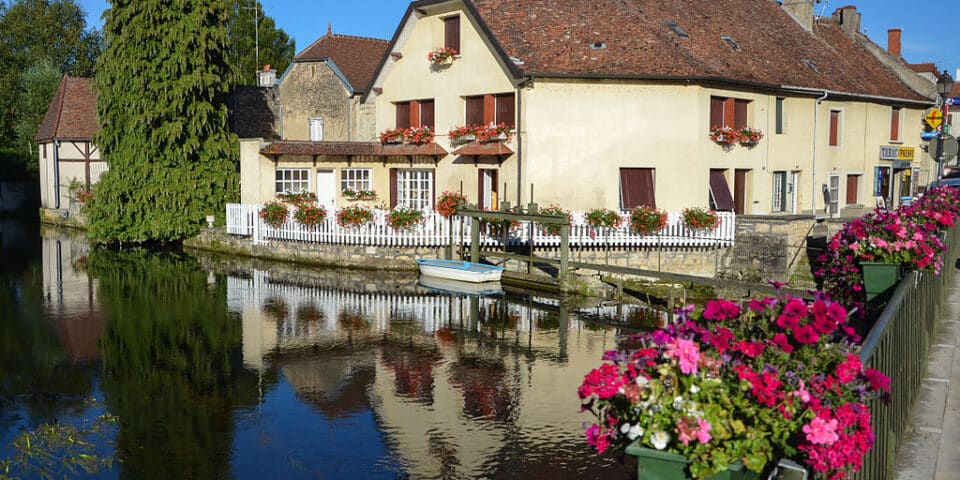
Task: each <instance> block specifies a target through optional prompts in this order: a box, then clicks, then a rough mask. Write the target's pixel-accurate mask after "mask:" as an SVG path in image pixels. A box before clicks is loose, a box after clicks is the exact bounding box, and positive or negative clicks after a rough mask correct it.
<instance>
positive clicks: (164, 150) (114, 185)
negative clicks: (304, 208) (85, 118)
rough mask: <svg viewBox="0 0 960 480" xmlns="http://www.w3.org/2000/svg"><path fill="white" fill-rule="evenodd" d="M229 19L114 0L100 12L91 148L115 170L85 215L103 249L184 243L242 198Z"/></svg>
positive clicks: (209, 1)
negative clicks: (96, 128) (101, 41)
mask: <svg viewBox="0 0 960 480" xmlns="http://www.w3.org/2000/svg"><path fill="white" fill-rule="evenodd" d="M228 14H229V5H228V4H227V3H226V2H223V1H222V0H195V1H191V2H169V1H168V0H137V1H132V0H113V2H112V7H111V8H110V9H108V10H107V11H106V12H105V13H104V19H105V24H104V35H105V41H106V44H107V48H106V49H105V50H104V51H103V53H102V55H101V57H100V59H99V63H98V67H97V68H98V70H97V75H96V78H95V80H94V85H95V88H96V90H97V93H98V101H97V111H98V116H99V120H100V124H101V130H100V133H99V134H98V135H97V138H96V139H95V141H96V143H97V145H99V147H100V149H101V152H102V154H103V156H104V158H105V159H106V160H107V161H108V162H109V163H110V170H109V171H107V172H106V173H105V174H104V175H103V177H102V178H101V180H100V187H99V189H98V190H97V197H96V199H95V200H94V201H93V202H91V204H90V208H89V211H88V220H89V227H90V230H89V233H90V235H91V237H92V238H94V239H96V240H97V241H100V242H104V243H123V242H127V243H129V242H132V243H144V242H150V241H159V242H171V241H178V240H180V239H183V238H186V237H189V236H191V235H195V234H196V233H197V232H199V230H200V228H201V226H202V225H203V224H204V223H205V221H204V216H205V212H206V211H212V212H223V211H224V209H225V203H226V202H227V201H228V200H233V199H234V198H235V197H236V196H237V195H238V193H239V187H238V175H237V174H236V158H235V156H236V153H235V152H236V151H238V150H237V149H236V148H235V147H236V138H235V137H234V136H233V135H232V134H231V133H230V132H229V130H228V125H227V107H226V105H225V103H224V100H225V97H226V93H227V89H228V82H227V79H228V78H229V76H230V74H231V73H232V72H231V69H230V67H229V65H228V64H227V58H226V53H227V49H226V44H227V29H226V27H225V25H226V23H227V19H228Z"/></svg>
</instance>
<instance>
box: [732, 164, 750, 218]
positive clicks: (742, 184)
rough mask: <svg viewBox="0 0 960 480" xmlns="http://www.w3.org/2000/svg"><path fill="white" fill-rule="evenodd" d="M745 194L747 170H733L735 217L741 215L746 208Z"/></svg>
mask: <svg viewBox="0 0 960 480" xmlns="http://www.w3.org/2000/svg"><path fill="white" fill-rule="evenodd" d="M746 192H747V170H734V172H733V202H734V205H733V211H734V213H736V214H737V215H743V214H744V209H745V208H746V205H745V203H746Z"/></svg>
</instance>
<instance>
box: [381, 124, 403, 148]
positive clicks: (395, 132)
mask: <svg viewBox="0 0 960 480" xmlns="http://www.w3.org/2000/svg"><path fill="white" fill-rule="evenodd" d="M405 131H406V130H404V129H402V128H388V129H386V130H384V131H382V132H380V143H382V144H384V145H387V144H396V143H403V137H404V136H405V135H404V133H405Z"/></svg>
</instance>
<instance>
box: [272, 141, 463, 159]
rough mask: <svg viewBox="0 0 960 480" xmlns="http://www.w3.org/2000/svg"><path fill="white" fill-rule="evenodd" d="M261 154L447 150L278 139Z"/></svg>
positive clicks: (431, 145)
mask: <svg viewBox="0 0 960 480" xmlns="http://www.w3.org/2000/svg"><path fill="white" fill-rule="evenodd" d="M260 153H261V154H262V155H272V156H276V155H308V156H319V155H347V156H374V157H389V156H401V157H413V156H429V157H442V156H446V155H447V151H446V150H444V149H443V147H441V146H440V145H437V144H436V143H425V144H422V145H409V144H400V145H381V144H380V143H379V142H310V141H303V140H279V141H276V142H273V143H270V144H269V145H267V146H266V147H263V148H261V149H260Z"/></svg>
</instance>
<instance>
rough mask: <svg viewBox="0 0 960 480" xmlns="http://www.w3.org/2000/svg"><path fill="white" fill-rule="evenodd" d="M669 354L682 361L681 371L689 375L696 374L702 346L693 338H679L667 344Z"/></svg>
mask: <svg viewBox="0 0 960 480" xmlns="http://www.w3.org/2000/svg"><path fill="white" fill-rule="evenodd" d="M667 355H669V356H671V357H673V358H676V359H677V360H679V361H680V371H681V372H683V373H685V374H687V375H696V373H697V362H698V361H699V360H700V348H699V347H698V346H697V343H696V342H694V341H693V340H686V339H679V340H677V341H676V342H675V343H672V344H669V345H668V346H667Z"/></svg>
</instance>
